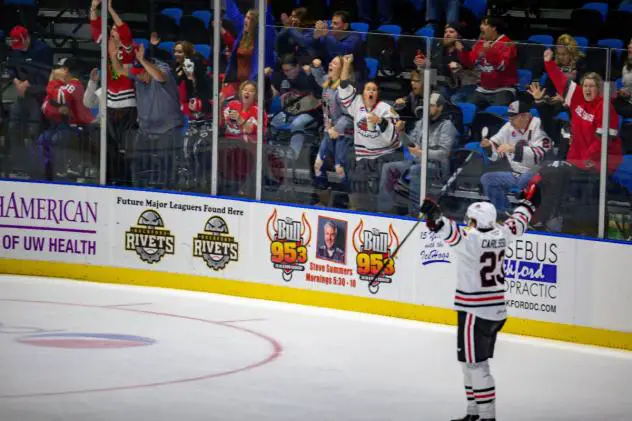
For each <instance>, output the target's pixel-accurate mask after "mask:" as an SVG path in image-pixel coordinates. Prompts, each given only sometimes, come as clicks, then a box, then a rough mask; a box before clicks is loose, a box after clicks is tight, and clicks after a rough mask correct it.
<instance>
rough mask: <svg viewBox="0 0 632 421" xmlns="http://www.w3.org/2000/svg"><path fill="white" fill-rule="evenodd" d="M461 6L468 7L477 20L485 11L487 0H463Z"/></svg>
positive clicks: (481, 17)
mask: <svg viewBox="0 0 632 421" xmlns="http://www.w3.org/2000/svg"><path fill="white" fill-rule="evenodd" d="M463 7H465V8H466V9H469V10H470V11H471V12H472V14H473V15H474V16H476V17H477V18H478V19H479V20H481V19H483V17H484V16H485V14H486V13H487V0H465V2H463Z"/></svg>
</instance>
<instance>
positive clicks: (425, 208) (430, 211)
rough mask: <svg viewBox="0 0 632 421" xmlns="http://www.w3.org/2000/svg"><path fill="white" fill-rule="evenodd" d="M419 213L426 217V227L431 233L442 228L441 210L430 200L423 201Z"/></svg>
mask: <svg viewBox="0 0 632 421" xmlns="http://www.w3.org/2000/svg"><path fill="white" fill-rule="evenodd" d="M420 212H421V213H422V214H423V215H424V216H425V217H426V226H427V227H428V229H429V230H430V231H432V232H437V231H439V230H440V229H441V227H443V221H442V220H441V208H440V207H439V205H437V203H435V202H434V201H433V200H431V199H424V202H423V203H422V205H421V209H420Z"/></svg>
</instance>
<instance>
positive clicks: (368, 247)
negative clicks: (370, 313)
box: [353, 219, 399, 294]
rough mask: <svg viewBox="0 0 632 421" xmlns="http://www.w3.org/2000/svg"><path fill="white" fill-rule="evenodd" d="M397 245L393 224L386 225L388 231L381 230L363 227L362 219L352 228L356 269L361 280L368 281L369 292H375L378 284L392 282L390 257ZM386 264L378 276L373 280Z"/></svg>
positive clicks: (378, 287) (391, 260) (392, 272)
mask: <svg viewBox="0 0 632 421" xmlns="http://www.w3.org/2000/svg"><path fill="white" fill-rule="evenodd" d="M398 245H399V237H398V236H397V234H396V233H395V230H394V229H393V225H389V226H388V232H383V231H380V230H378V229H377V228H373V229H371V230H368V229H367V230H365V229H364V220H362V219H361V220H360V223H359V224H358V226H357V227H356V229H355V230H353V248H354V249H355V251H356V253H358V255H357V257H356V266H357V268H356V270H357V272H358V275H359V277H360V280H361V281H366V282H368V283H369V292H370V293H371V294H377V293H378V291H379V290H380V284H390V283H392V282H393V279H392V278H391V276H393V275H394V274H395V262H394V261H393V259H392V258H391V255H392V253H393V251H394V250H395V249H396V248H397V246H398ZM384 265H386V267H385V268H384V270H383V271H382V273H381V274H380V276H379V277H378V278H377V279H375V281H374V280H373V278H375V276H376V275H377V274H378V273H379V272H380V270H382V266H384Z"/></svg>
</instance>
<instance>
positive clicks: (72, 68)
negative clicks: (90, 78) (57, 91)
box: [53, 57, 81, 74]
mask: <svg viewBox="0 0 632 421" xmlns="http://www.w3.org/2000/svg"><path fill="white" fill-rule="evenodd" d="M62 67H65V68H67V69H68V71H69V72H70V73H71V74H76V73H78V72H79V71H80V69H81V65H80V64H79V60H77V59H76V58H74V57H63V58H61V59H59V60H58V61H57V63H55V64H54V65H53V69H61V68H62Z"/></svg>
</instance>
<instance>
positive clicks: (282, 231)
mask: <svg viewBox="0 0 632 421" xmlns="http://www.w3.org/2000/svg"><path fill="white" fill-rule="evenodd" d="M266 234H267V235H268V239H269V240H270V260H271V261H272V265H273V266H274V268H275V269H279V270H280V271H281V276H282V277H283V280H284V281H285V282H289V281H291V280H292V275H293V274H294V271H296V270H298V271H304V270H305V264H306V263H307V247H308V246H309V243H310V242H311V241H312V226H311V225H310V223H309V221H308V220H307V216H306V215H305V213H303V215H302V217H301V219H300V221H297V220H294V219H292V218H290V217H289V216H288V217H285V218H283V217H281V218H279V217H278V212H277V210H276V209H274V211H273V212H272V214H271V215H270V217H269V218H268V222H267V223H266Z"/></svg>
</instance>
